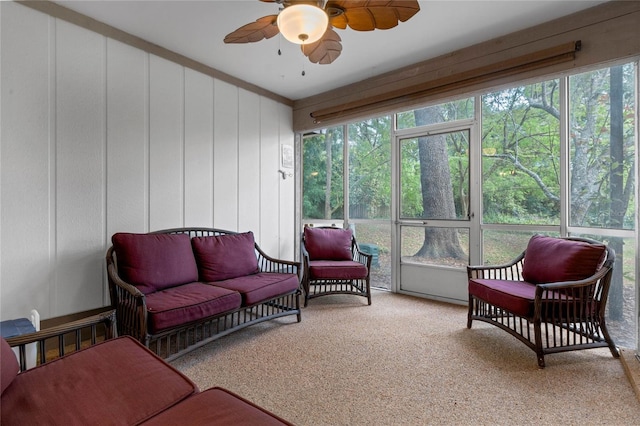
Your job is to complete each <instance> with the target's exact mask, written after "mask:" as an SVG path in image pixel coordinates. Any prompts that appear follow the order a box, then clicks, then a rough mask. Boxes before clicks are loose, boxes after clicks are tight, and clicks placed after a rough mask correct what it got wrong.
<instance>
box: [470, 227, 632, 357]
mask: <svg viewBox="0 0 640 426" xmlns="http://www.w3.org/2000/svg"><path fill="white" fill-rule="evenodd" d="M564 239H566V240H573V241H584V242H588V243H591V244H601V243H600V242H598V241H594V240H590V239H586V238H577V237H565V238H564ZM606 251H607V254H606V260H605V262H604V264H603V266H602V267H601V268H600V269H599V270H598V271H597V272H596V273H595V274H594V275H593V276H591V277H589V278H586V279H583V280H580V281H567V282H557V283H547V284H538V285H536V294H535V300H534V313H533V316H532V317H531V318H525V317H521V316H519V315H516V314H514V313H513V312H510V311H508V310H507V309H505V308H504V307H502V306H495V305H493V304H490V303H489V302H487V301H485V300H482V299H479V298H477V297H475V296H472V295H471V294H469V312H468V317H467V328H471V323H472V321H473V320H479V321H484V322H487V323H489V324H493V325H495V326H497V327H499V328H501V329H503V330H505V331H506V332H508V333H510V334H512V335H513V336H515V337H516V338H518V339H519V340H520V341H521V342H523V343H524V344H525V345H527V346H528V347H529V348H531V349H532V350H533V351H534V352H535V353H536V355H537V357H538V366H539V367H540V368H544V366H545V362H544V356H545V355H547V354H553V353H558V352H566V351H574V350H580V349H590V348H600V347H608V348H609V350H610V351H611V354H612V355H613V356H614V357H615V358H618V357H619V356H620V352H619V350H618V348H617V347H616V345H615V344H614V342H613V339H612V338H611V336H610V334H609V331H608V330H607V327H606V323H605V307H606V304H607V298H608V295H609V287H610V285H611V275H612V273H613V263H614V260H615V253H614V251H613V249H612V248H610V247H607V248H606ZM525 259H526V251H525V252H522V253H521V254H520V255H519V256H518V257H516V258H515V259H514V260H512V261H511V262H510V263H507V264H504V265H497V266H468V267H467V275H468V278H469V279H472V278H481V279H500V280H520V281H522V280H523V278H522V266H523V264H524V262H525Z"/></svg>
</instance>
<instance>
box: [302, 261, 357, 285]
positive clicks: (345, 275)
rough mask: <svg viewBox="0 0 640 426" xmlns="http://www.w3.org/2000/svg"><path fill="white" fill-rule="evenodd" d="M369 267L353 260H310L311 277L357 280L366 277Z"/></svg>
mask: <svg viewBox="0 0 640 426" xmlns="http://www.w3.org/2000/svg"><path fill="white" fill-rule="evenodd" d="M367 274H368V271H367V267H366V266H365V265H363V264H362V263H360V262H356V261H353V260H312V261H310V262H309V278H310V279H312V280H314V279H321V280H323V279H325V280H326V279H336V280H356V279H362V278H366V277H367Z"/></svg>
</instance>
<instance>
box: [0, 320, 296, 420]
mask: <svg viewBox="0 0 640 426" xmlns="http://www.w3.org/2000/svg"><path fill="white" fill-rule="evenodd" d="M112 317H113V313H109V314H105V315H98V316H94V317H90V318H86V319H83V320H82V321H79V322H77V323H69V324H65V325H63V326H58V327H56V328H52V329H45V330H42V331H39V332H36V333H31V334H25V335H21V336H18V337H14V338H9V339H7V340H5V339H1V340H0V365H1V376H0V384H1V394H2V395H1V397H0V398H1V399H0V407H1V410H0V424H2V425H4V426H9V425H45V424H46V425H64V426H70V425H138V424H144V425H177V424H185V425H186V424H188V425H219V426H223V425H240V424H247V425H249V424H251V425H289V424H290V423H288V422H287V421H285V420H283V419H281V418H279V417H277V416H276V415H274V414H272V413H270V412H268V411H267V410H264V409H263V408H261V407H259V406H257V405H255V404H253V403H251V402H249V401H247V400H245V399H244V398H242V397H240V396H238V395H236V394H234V393H232V392H230V391H228V390H226V389H222V388H211V389H207V390H205V391H203V392H199V390H198V388H197V387H196V385H195V384H194V383H193V382H192V381H191V380H190V379H189V378H187V377H186V376H184V375H183V374H182V373H180V372H179V371H177V370H176V369H174V368H173V367H172V366H171V365H169V364H167V363H166V362H165V361H163V360H162V359H160V358H158V357H157V356H156V355H154V354H153V353H152V352H151V351H149V350H148V349H147V348H145V347H144V346H142V344H140V343H139V342H137V341H136V340H134V339H133V338H131V337H129V336H124V337H118V338H115V339H112V338H111V337H112V335H113V332H112V330H111V327H110V326H109V324H112V322H113V321H112ZM101 324H107V325H108V326H107V332H106V333H105V332H104V331H103V330H97V328H98V327H96V326H98V325H101ZM87 328H89V329H90V330H87ZM84 331H88V332H89V333H88V335H89V336H91V338H90V339H89V340H88V341H87V339H83V337H82V336H83V332H84ZM69 333H71V335H72V337H74V339H73V340H76V344H77V345H76V350H75V351H73V349H67V350H68V351H69V352H72V353H70V354H66V355H62V354H64V352H65V349H64V346H65V345H64V343H63V344H61V345H60V355H59V356H52V357H51V356H50V357H49V358H47V356H46V355H45V347H46V346H47V345H48V343H50V340H51V339H52V340H53V341H54V342H56V341H59V342H64V341H65V339H64V336H69ZM74 334H75V336H74ZM85 334H86V333H85ZM97 334H99V335H100V339H96V335H97ZM34 343H35V344H37V345H38V346H39V349H40V350H39V351H38V353H39V355H38V364H39V365H38V366H37V367H35V368H32V369H30V370H26V371H22V372H19V371H20V370H24V367H25V364H26V363H25V362H24V357H25V347H26V345H27V344H34ZM87 343H88V344H89V345H90V346H89V347H85V348H84V349H79V348H80V346H81V345H82V346H83V347H84V345H85V344H87ZM71 346H73V345H71ZM11 347H14V348H17V349H18V352H19V354H20V358H22V359H21V361H22V362H21V363H20V364H22V366H21V367H19V364H18V362H17V360H16V356H15V355H14V353H13V351H12V350H11ZM47 352H51V350H49V351H47Z"/></svg>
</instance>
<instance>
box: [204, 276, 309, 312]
mask: <svg viewBox="0 0 640 426" xmlns="http://www.w3.org/2000/svg"><path fill="white" fill-rule="evenodd" d="M214 285H215V286H217V287H224V288H226V289H229V290H234V291H238V292H240V294H242V299H243V302H242V303H243V304H244V305H245V306H249V305H253V304H255V303H259V302H263V301H265V300H268V299H271V298H272V297H276V296H279V295H282V294H287V293H291V292H293V291H295V290H297V289H298V287H299V286H300V281H299V280H298V276H297V275H295V274H279V273H275V272H258V273H257V274H253V275H246V276H244V277H238V278H233V279H230V280H224V281H216V282H215V283H214Z"/></svg>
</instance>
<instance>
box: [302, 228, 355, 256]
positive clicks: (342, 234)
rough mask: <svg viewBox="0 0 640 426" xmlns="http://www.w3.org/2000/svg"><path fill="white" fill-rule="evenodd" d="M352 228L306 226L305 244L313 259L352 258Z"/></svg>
mask: <svg viewBox="0 0 640 426" xmlns="http://www.w3.org/2000/svg"><path fill="white" fill-rule="evenodd" d="M352 236H353V232H352V231H351V229H340V228H309V227H306V228H304V246H305V248H306V249H307V252H308V253H309V258H310V259H311V260H352V258H353V256H352V254H351V238H352Z"/></svg>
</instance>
